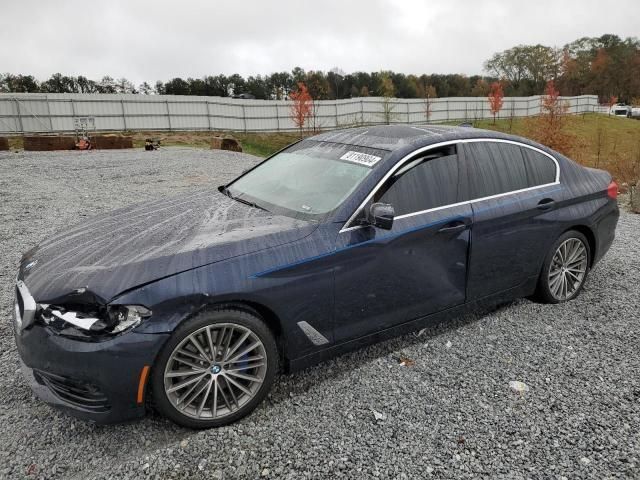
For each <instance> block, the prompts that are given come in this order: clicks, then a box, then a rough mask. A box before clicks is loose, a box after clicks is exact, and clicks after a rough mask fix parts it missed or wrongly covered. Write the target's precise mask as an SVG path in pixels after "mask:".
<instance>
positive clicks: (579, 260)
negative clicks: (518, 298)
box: [535, 230, 591, 303]
mask: <svg viewBox="0 0 640 480" xmlns="http://www.w3.org/2000/svg"><path fill="white" fill-rule="evenodd" d="M590 259H591V251H590V249H589V242H588V241H587V239H586V237H585V236H584V235H583V234H582V233H580V232H578V231H575V230H570V231H568V232H565V233H563V234H562V235H561V236H560V238H558V240H556V241H555V243H554V244H553V246H552V247H551V249H550V250H549V253H548V254H547V257H546V258H545V263H544V265H543V267H542V272H541V273H540V278H539V279H538V288H537V291H536V295H535V297H536V298H537V299H538V300H540V301H542V302H544V303H561V302H567V301H569V300H572V299H574V298H575V297H577V296H578V294H579V293H580V291H581V290H582V287H583V286H584V282H585V280H586V279H587V274H588V273H589V263H590Z"/></svg>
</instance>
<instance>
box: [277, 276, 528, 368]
mask: <svg viewBox="0 0 640 480" xmlns="http://www.w3.org/2000/svg"><path fill="white" fill-rule="evenodd" d="M537 281H538V277H537V276H535V277H530V278H529V279H528V280H527V281H526V282H524V283H523V284H521V285H519V286H517V287H514V288H510V289H508V290H504V291H502V292H499V293H496V294H492V295H489V296H488V297H484V298H481V299H479V300H475V301H472V302H469V303H464V304H462V305H458V306H456V307H452V308H449V309H447V310H443V311H441V312H438V313H434V314H431V315H427V316H425V317H420V318H417V319H415V320H411V321H409V322H406V323H402V324H400V325H396V326H394V327H390V328H387V329H385V330H381V331H379V332H375V333H372V334H369V335H366V336H364V337H360V338H356V339H353V340H349V341H348V342H343V343H340V344H338V345H333V346H331V347H329V348H325V349H323V350H319V351H316V352H313V353H310V354H308V355H305V356H303V357H299V358H295V359H289V361H288V362H287V368H286V371H287V372H288V373H293V372H297V371H299V370H302V369H304V368H307V367H310V366H312V365H315V364H317V363H320V362H322V361H324V360H328V359H330V358H333V357H336V356H339V355H343V354H345V353H348V352H352V351H354V350H357V349H359V348H362V347H365V346H368V345H372V344H374V343H379V342H382V341H384V340H389V339H391V338H395V337H398V336H401V335H405V334H407V333H410V332H413V331H416V330H419V329H422V328H426V327H430V326H434V325H437V324H439V323H441V322H444V321H447V320H451V319H452V318H455V317H459V316H461V315H464V314H467V313H471V312H474V311H477V310H479V309H483V308H488V307H493V306H495V305H498V304H500V303H503V302H505V301H511V300H515V299H518V298H522V297H527V296H529V295H532V294H533V292H534V291H535V288H536V283H537Z"/></svg>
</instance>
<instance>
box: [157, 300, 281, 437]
mask: <svg viewBox="0 0 640 480" xmlns="http://www.w3.org/2000/svg"><path fill="white" fill-rule="evenodd" d="M277 369H278V350H277V347H276V342H275V339H274V338H273V335H272V333H271V331H270V330H269V328H268V327H267V326H266V325H265V323H264V322H263V321H262V320H261V319H260V318H259V317H257V316H256V315H253V314H251V313H248V312H245V311H242V310H230V309H224V310H215V311H209V312H203V313H201V314H199V315H198V316H196V317H194V318H192V319H191V320H189V321H188V322H186V323H185V324H184V325H182V326H180V327H179V328H178V329H177V330H176V331H175V333H174V334H173V336H172V337H171V338H170V339H169V341H168V342H167V344H166V345H165V347H164V348H163V350H162V352H161V353H160V355H159V358H158V361H157V363H156V365H155V366H154V369H153V374H152V382H153V395H154V402H155V406H156V408H157V410H158V411H159V412H160V413H161V414H163V415H164V416H166V417H168V418H169V419H171V420H173V421H174V422H176V423H178V424H180V425H183V426H185V427H189V428H209V427H218V426H222V425H227V424H229V423H232V422H234V421H236V420H238V419H240V418H242V417H244V416H245V415H247V414H249V413H250V412H251V411H252V410H253V409H254V408H256V406H257V405H258V404H259V403H260V402H261V401H262V400H263V399H264V397H265V396H266V395H267V393H268V392H269V390H270V388H271V385H272V384H273V380H274V377H275V373H276V371H277Z"/></svg>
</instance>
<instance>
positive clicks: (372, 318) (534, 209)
mask: <svg viewBox="0 0 640 480" xmlns="http://www.w3.org/2000/svg"><path fill="white" fill-rule="evenodd" d="M616 195H617V186H616V184H615V183H614V182H612V179H611V176H610V175H609V174H608V173H606V172H603V171H600V170H595V169H590V168H584V167H581V166H579V165H577V164H576V163H574V162H573V161H572V160H570V159H568V158H566V157H564V156H563V155H561V154H559V153H557V152H554V151H552V150H549V149H548V148H545V147H543V146H542V145H539V144H536V143H533V142H531V141H529V140H526V139H523V138H519V137H514V136H508V135H503V134H498V133H495V132H488V131H482V130H476V129H473V128H457V127H434V126H425V127H417V126H376V127H364V128H355V129H349V130H342V131H334V132H330V133H324V134H321V135H318V136H315V137H312V138H308V139H306V140H303V141H301V142H299V143H296V144H294V145H291V146H290V147H288V148H286V149H284V150H283V151H281V152H279V153H277V154H276V155H274V156H272V157H271V158H269V159H267V160H265V161H264V162H262V163H260V164H258V165H257V166H256V167H254V168H253V169H251V170H249V171H247V172H245V173H243V174H242V175H241V176H240V177H238V178H237V179H236V180H234V181H233V182H231V183H229V184H228V185H225V186H221V187H218V188H211V189H208V190H200V191H196V192H193V193H190V194H189V195H186V196H181V197H170V198H167V199H164V200H159V201H155V202H151V203H146V204H143V205H136V206H131V207H128V208H124V209H122V210H118V211H115V212H113V213H111V214H108V215H103V216H100V217H97V218H94V219H92V220H89V221H86V222H83V223H82V224H80V225H77V226H74V227H69V228H68V229H66V230H65V231H63V232H60V233H59V234H58V235H56V236H55V237H53V238H50V239H48V240H45V241H43V242H42V243H41V244H40V245H38V246H37V247H35V248H34V249H32V250H31V251H29V252H28V253H27V254H25V255H24V257H23V259H22V261H21V264H20V269H19V273H18V278H17V284H16V303H15V320H14V322H15V337H16V342H17V345H18V350H19V352H20V356H21V358H22V361H23V370H24V372H25V375H26V376H27V378H28V380H29V382H30V383H31V385H32V387H33V389H34V391H35V392H36V393H37V395H38V396H40V397H41V398H42V399H43V400H45V401H47V402H49V403H51V404H54V405H56V406H59V407H61V408H64V409H66V410H68V411H69V412H71V413H72V414H74V415H77V416H79V417H82V418H86V419H90V420H94V421H97V422H101V423H108V422H117V421H122V420H126V419H131V418H135V417H139V416H142V415H144V413H145V409H146V408H149V407H153V408H155V409H157V410H158V411H159V412H160V413H162V414H163V415H165V416H166V417H168V418H170V419H171V420H173V421H174V422H177V423H179V424H181V425H185V426H188V427H193V428H205V427H213V426H219V425H224V424H227V423H230V422H233V421H235V420H237V419H239V418H241V417H243V416H244V415H247V414H248V413H250V412H251V411H252V410H253V409H254V408H255V407H256V406H257V405H258V404H259V403H260V402H261V401H262V399H263V398H264V397H265V396H266V395H267V393H268V391H269V389H270V387H271V385H272V383H273V381H274V377H275V375H276V373H277V372H278V371H279V370H285V371H292V370H296V369H300V368H302V367H305V366H307V365H310V364H313V363H315V362H318V361H321V360H322V359H325V358H328V357H330V356H333V355H336V354H338V353H341V352H345V351H347V350H351V349H353V348H356V347H358V346H361V345H365V344H368V343H371V342H375V341H379V340H381V339H385V338H389V337H391V336H395V335H399V334H402V333H404V332H408V331H411V330H413V329H417V328H421V327H423V326H425V325H427V324H430V323H433V322H440V321H442V320H445V319H447V318H450V317H453V316H456V315H460V314H461V313H463V312H465V311H468V310H470V309H474V308H477V307H478V306H479V305H483V306H486V305H490V304H495V303H498V302H502V301H505V300H508V299H513V298H517V297H530V298H532V299H536V300H537V301H542V302H549V303H560V302H566V301H569V300H571V299H573V298H575V297H576V295H578V294H579V293H580V290H581V289H582V287H583V285H584V283H585V280H586V278H587V275H588V273H589V270H590V269H592V268H593V267H594V265H595V264H596V263H597V262H598V260H600V259H601V258H602V256H603V255H604V254H605V253H606V252H607V250H608V249H609V246H610V245H611V242H612V241H613V238H614V231H615V227H616V223H617V220H618V206H617V202H616Z"/></svg>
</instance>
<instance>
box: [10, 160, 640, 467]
mask: <svg viewBox="0 0 640 480" xmlns="http://www.w3.org/2000/svg"><path fill="white" fill-rule="evenodd" d="M256 161H257V159H256V158H255V157H251V156H249V155H243V154H239V153H231V152H220V151H205V150H195V149H173V148H165V149H162V150H159V151H157V152H142V151H110V152H60V153H29V154H24V153H20V154H15V153H6V154H5V153H0V169H1V171H2V173H1V175H0V215H1V218H2V222H0V286H1V288H0V314H1V316H2V318H4V321H3V322H1V323H0V359H1V361H0V375H1V378H2V379H3V381H2V382H0V431H1V432H2V440H1V441H0V478H10V479H14V478H77V479H85V478H105V479H106V478H140V477H144V478H184V479H186V478H189V479H205V478H206V479H211V478H218V479H222V478H250V479H255V478H284V479H299V478H399V479H400V478H478V477H490V478H505V479H506V478H509V479H512V478H516V479H517V478H540V479H542V478H545V479H546V478H556V479H560V478H598V479H600V478H634V477H635V478H638V477H639V475H640V474H639V472H640V433H639V432H640V376H639V375H638V372H639V371H640V356H639V354H638V352H639V347H640V333H639V332H640V329H639V328H638V327H639V325H638V317H639V312H640V285H639V281H638V278H639V275H640V215H632V214H627V213H623V214H622V216H621V218H620V224H619V227H618V233H617V239H616V241H615V243H614V244H613V246H612V248H611V251H610V252H609V254H608V255H607V256H606V257H605V258H604V260H602V262H601V263H600V264H599V265H598V266H597V267H596V269H595V270H594V271H593V272H591V275H590V277H589V280H588V282H587V284H586V288H585V290H584V291H583V293H582V294H581V295H580V296H579V297H578V298H577V299H576V300H575V301H572V302H570V303H568V304H564V305H559V306H550V305H539V304H535V303H531V302H530V301H528V300H518V301H516V302H513V303H511V304H509V305H505V306H502V307H501V308H499V309H496V310H494V311H491V312H479V313H478V314H475V315H469V316H466V317H463V318H459V319H457V320H455V321H452V322H449V323H447V324H443V325H441V326H439V327H437V328H432V329H426V330H424V331H422V332H421V334H420V335H418V334H417V333H416V334H411V335H407V336H404V337H401V338H398V339H395V340H391V341H388V342H385V343H382V344H378V345H375V346H372V347H369V348H366V349H362V350H360V351H358V352H355V353H352V354H349V355H345V356H342V357H340V358H337V359H334V360H331V361H329V362H326V363H323V364H321V365H318V366H316V367H313V368H310V369H308V370H306V371H304V372H301V373H297V374H294V375H287V376H283V377H281V378H280V380H279V381H278V382H277V383H276V385H275V388H274V390H273V392H272V393H271V394H270V396H269V397H268V399H267V400H266V401H265V402H264V403H263V404H262V405H261V406H260V407H259V408H258V409H257V410H256V411H255V412H254V413H253V414H252V415H251V416H249V417H248V418H245V419H244V420H242V421H240V422H238V423H236V424H234V425H231V426H228V427H224V428H219V429H216V430H209V431H202V432H193V431H189V430H185V429H182V428H179V427H176V426H174V425H173V424H171V423H169V422H168V421H165V420H163V419H161V418H157V417H153V416H150V417H147V418H145V419H143V420H142V421H139V422H135V423H130V424H126V425H116V426H105V427H98V426H94V425H91V424H88V423H85V422H82V421H78V420H74V419H72V418H70V417H68V416H66V415H65V414H63V413H61V412H58V411H56V410H53V409H51V408H49V407H48V406H46V405H44V404H42V403H41V402H39V401H37V400H36V399H34V398H33V396H32V394H31V392H30V390H29V388H28V387H27V386H26V385H25V383H24V382H23V380H22V377H21V375H20V372H19V369H18V357H17V353H16V349H15V346H14V342H13V338H12V329H11V326H10V324H9V318H10V311H11V310H10V309H11V304H12V297H13V291H12V289H13V280H14V276H15V269H16V264H17V262H18V260H19V258H20V254H21V253H22V252H24V251H25V250H27V249H28V248H30V247H31V246H33V245H35V244H36V243H37V242H38V241H39V240H40V239H42V238H43V237H46V236H48V235H50V234H51V233H53V232H54V231H56V230H59V229H61V228H64V227H65V226H66V225H70V224H72V223H76V222H79V221H82V219H83V218H84V217H86V216H90V215H94V214H97V213H100V212H104V211H107V210H110V209H114V208H118V207H121V206H124V205H127V204H130V203H134V202H139V201H145V200H149V199H154V198H158V197H162V196H165V195H177V194H179V193H181V192H184V191H188V190H191V189H194V188H204V187H206V186H210V185H216V186H217V185H219V184H221V183H223V182H224V181H226V180H229V179H230V178H232V177H233V176H234V175H236V174H238V173H239V172H241V171H242V170H244V169H246V168H247V167H249V166H251V165H253V164H254V162H256ZM443 347H445V348H443ZM398 358H410V359H412V360H413V361H414V362H415V363H414V364H413V365H412V366H411V367H410V368H407V367H406V366H402V365H401V364H400V363H399V362H398V360H397V359H398ZM516 379H517V380H518V381H521V382H524V383H526V384H527V385H528V386H529V391H528V392H527V393H526V395H514V393H513V392H512V391H511V390H510V388H509V387H508V385H509V382H510V381H512V380H516ZM372 412H377V413H379V414H381V415H384V421H380V420H376V415H375V414H374V413H372Z"/></svg>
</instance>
